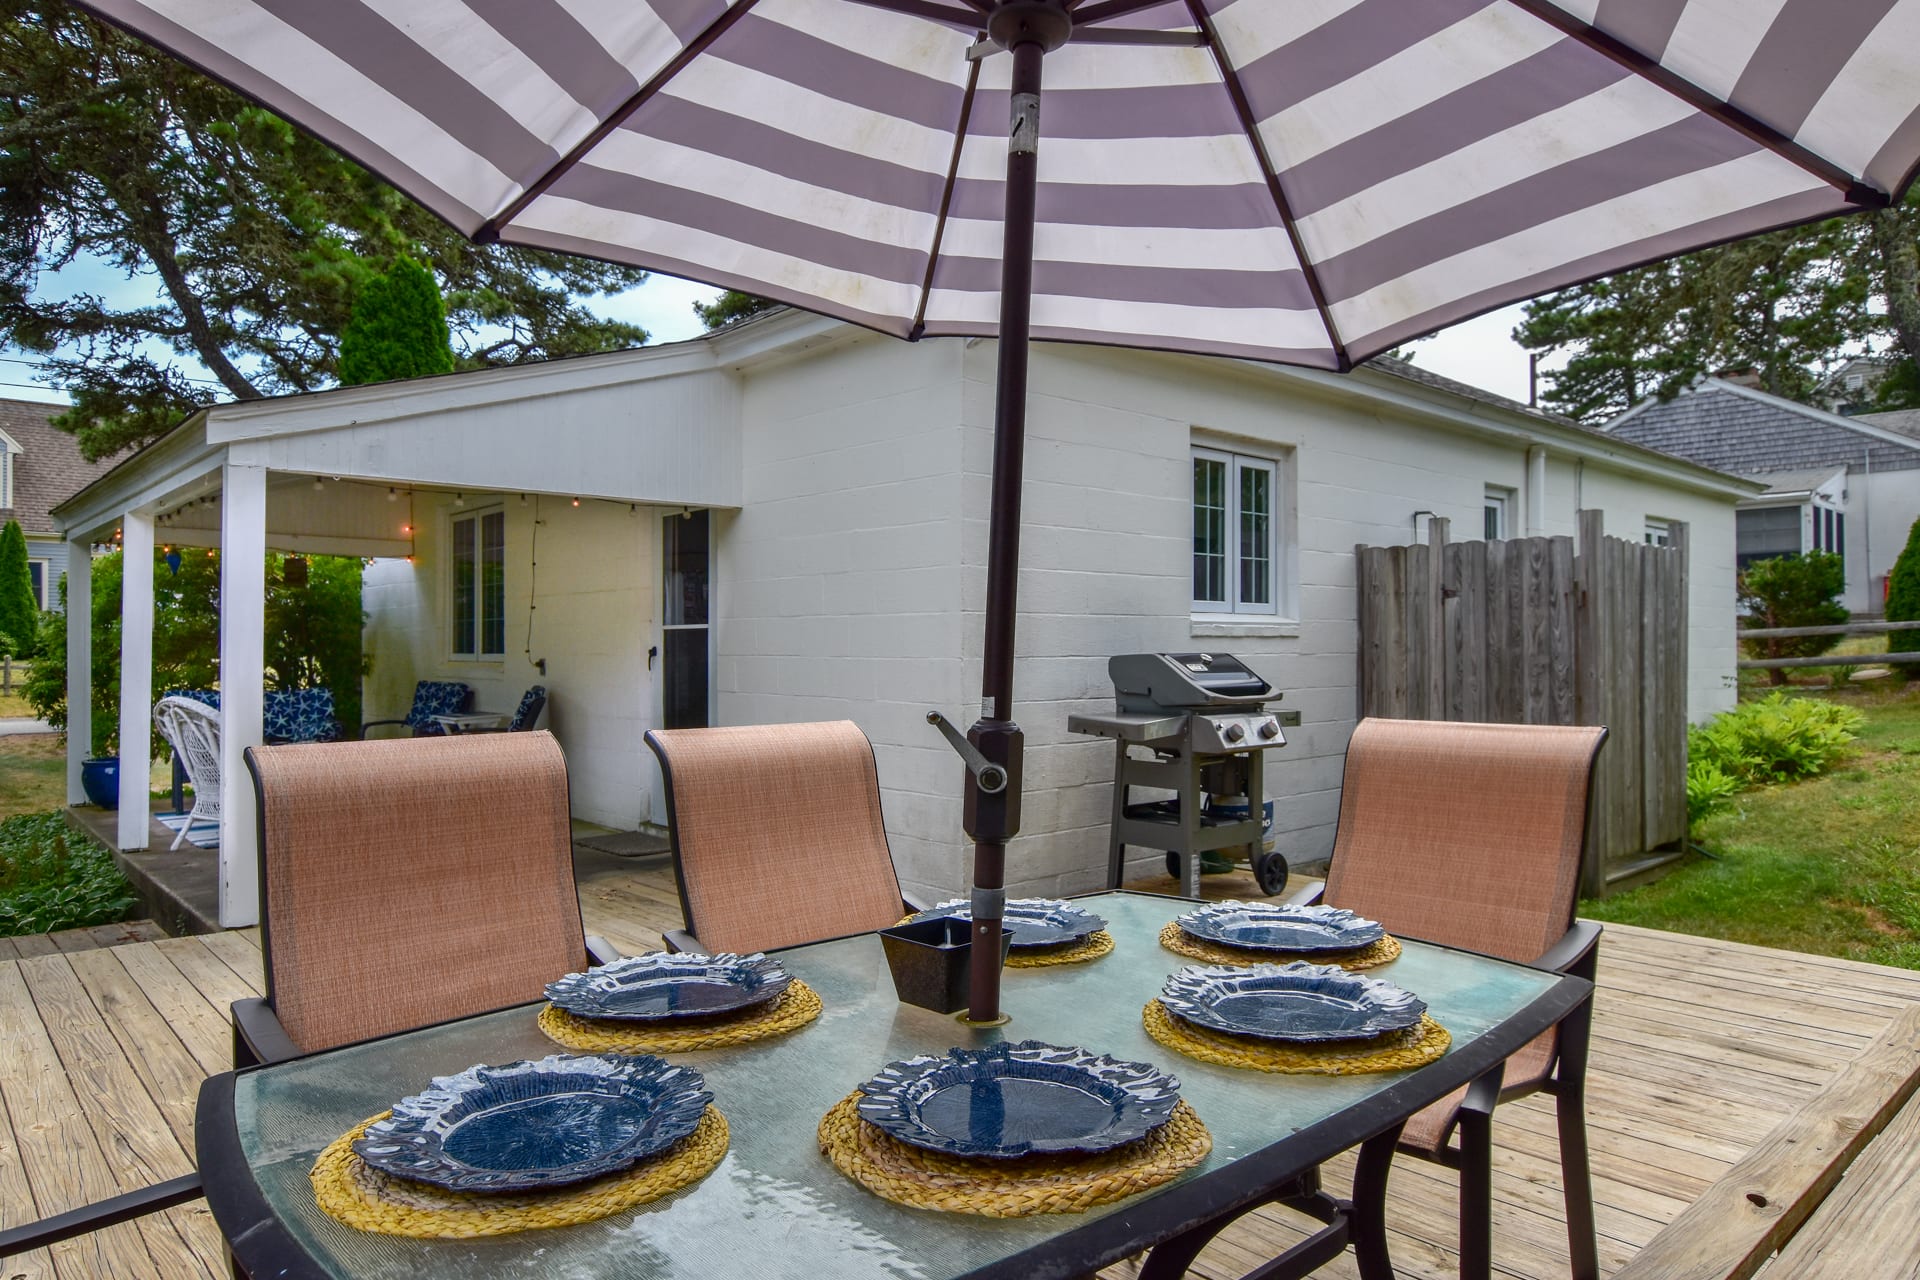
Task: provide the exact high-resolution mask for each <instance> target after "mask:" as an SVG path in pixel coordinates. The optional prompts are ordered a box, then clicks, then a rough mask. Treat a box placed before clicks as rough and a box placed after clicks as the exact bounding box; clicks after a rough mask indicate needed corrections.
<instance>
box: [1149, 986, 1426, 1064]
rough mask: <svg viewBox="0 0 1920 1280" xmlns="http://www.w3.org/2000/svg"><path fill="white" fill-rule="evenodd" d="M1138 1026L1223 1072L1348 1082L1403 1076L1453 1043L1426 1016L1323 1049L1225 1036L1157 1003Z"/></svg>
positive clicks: (1315, 1046)
mask: <svg viewBox="0 0 1920 1280" xmlns="http://www.w3.org/2000/svg"><path fill="white" fill-rule="evenodd" d="M1140 1021H1141V1022H1142V1023H1144V1024H1145V1025H1146V1028H1147V1034H1148V1035H1150V1036H1152V1037H1153V1038H1154V1039H1155V1040H1158V1041H1159V1042H1160V1043H1161V1044H1163V1045H1165V1046H1167V1048H1169V1049H1175V1050H1178V1051H1179V1052H1181V1053H1184V1054H1186V1055H1187V1056H1188V1057H1189V1058H1198V1059H1199V1060H1200V1061H1202V1062H1212V1063H1217V1064H1218V1065H1220V1066H1223V1067H1241V1068H1244V1069H1246V1070H1249V1071H1275V1072H1281V1073H1284V1074H1287V1075H1306V1076H1354V1075H1364V1074H1366V1073H1367V1072H1370V1071H1405V1070H1407V1069H1408V1068H1410V1067H1424V1066H1426V1065H1427V1064H1428V1063H1429V1062H1432V1061H1433V1060H1434V1059H1436V1058H1438V1057H1439V1056H1440V1055H1441V1054H1443V1053H1445V1052H1446V1051H1447V1047H1448V1046H1449V1045H1451V1044H1452V1043H1453V1036H1452V1035H1451V1034H1450V1033H1449V1032H1448V1031H1447V1029H1446V1028H1445V1027H1443V1026H1441V1025H1440V1024H1439V1023H1437V1022H1435V1021H1434V1020H1433V1015H1432V1014H1424V1013H1423V1014H1421V1015H1420V1025H1419V1026H1417V1027H1409V1028H1407V1029H1406V1030H1405V1031H1394V1032H1389V1033H1388V1034H1386V1035H1384V1036H1379V1037H1377V1038H1375V1039H1372V1040H1361V1041H1352V1040H1334V1041H1330V1042H1327V1043H1324V1044H1287V1043H1284V1042H1282V1041H1278V1040H1256V1039H1254V1038H1252V1037H1250V1036H1230V1035H1225V1034H1223V1033H1221V1032H1218V1031H1210V1030H1208V1029H1207V1028H1205V1027H1196V1026H1194V1025H1193V1024H1192V1023H1191V1022H1187V1021H1185V1020H1184V1019H1181V1018H1176V1017H1174V1016H1173V1015H1172V1014H1171V1013H1168V1012H1167V1007H1166V1006H1165V1005H1163V1004H1161V1003H1160V1002H1159V1001H1158V1000H1149V1001H1147V1007H1146V1008H1145V1009H1143V1010H1141V1014H1140Z"/></svg>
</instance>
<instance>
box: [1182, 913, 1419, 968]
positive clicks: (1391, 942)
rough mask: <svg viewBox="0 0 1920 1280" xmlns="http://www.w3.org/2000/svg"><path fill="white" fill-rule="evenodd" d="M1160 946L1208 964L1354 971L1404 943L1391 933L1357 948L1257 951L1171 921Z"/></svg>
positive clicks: (1393, 955)
mask: <svg viewBox="0 0 1920 1280" xmlns="http://www.w3.org/2000/svg"><path fill="white" fill-rule="evenodd" d="M1160 945H1161V946H1163V947H1165V948H1166V949H1167V950H1169V951H1171V952H1173V954H1175V955H1177V956H1186V957H1188V958H1189V959H1192V960H1205V961H1206V962H1207V963H1208V964H1286V963H1287V962H1288V961H1290V960H1307V961H1311V962H1312V963H1314V964H1337V965H1339V966H1340V967H1341V968H1342V969H1346V970H1348V971H1350V972H1357V971H1359V970H1361V969H1377V968H1379V967H1380V966H1381V965H1383V964H1386V963H1387V962H1388V961H1391V960H1397V959H1399V958H1400V942H1399V940H1398V939H1397V938H1395V937H1394V936H1393V935H1392V934H1390V933H1389V934H1383V935H1382V936H1381V938H1380V940H1379V941H1378V942H1374V943H1371V944H1369V945H1367V946H1364V947H1361V948H1360V949H1359V950H1357V951H1312V952H1308V951H1255V950H1254V949H1253V948H1251V947H1229V946H1227V945H1225V944H1224V943H1219V942H1210V941H1208V940H1207V939H1205V938H1196V937H1194V936H1193V935H1192V934H1190V933H1188V932H1187V931H1186V930H1185V929H1182V928H1181V927H1180V924H1179V922H1178V921H1174V920H1169V921H1168V922H1167V927H1166V928H1164V929H1162V930H1161V931H1160Z"/></svg>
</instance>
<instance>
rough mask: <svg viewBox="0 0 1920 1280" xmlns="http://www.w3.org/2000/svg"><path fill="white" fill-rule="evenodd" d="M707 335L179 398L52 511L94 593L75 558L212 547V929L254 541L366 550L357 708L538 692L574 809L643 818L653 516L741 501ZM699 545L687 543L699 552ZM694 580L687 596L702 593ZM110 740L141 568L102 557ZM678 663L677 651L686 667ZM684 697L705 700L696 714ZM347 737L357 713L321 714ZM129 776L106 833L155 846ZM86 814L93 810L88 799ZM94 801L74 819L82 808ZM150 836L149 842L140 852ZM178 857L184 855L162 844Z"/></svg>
mask: <svg viewBox="0 0 1920 1280" xmlns="http://www.w3.org/2000/svg"><path fill="white" fill-rule="evenodd" d="M735 398H736V397H735V393H734V389H733V383H732V380H731V378H730V377H729V376H728V375H727V374H725V373H724V372H722V371H721V370H720V369H718V368H717V367H716V366H715V363H714V359H713V356H712V354H711V352H710V350H709V349H708V348H707V346H706V344H702V343H686V344H679V345H677V346H672V347H662V348H657V349H646V350H640V351H632V352H620V353H615V354H610V355H606V356H595V357H585V358H580V359H576V360H567V361H557V362H551V363H549V364H545V365H539V366H526V367H522V368H513V369H500V370H488V371H482V372H476V373H468V374H454V375H449V376H446V377H442V378H432V379H421V380H414V381H410V382H406V383H398V384H391V385H375V386H367V387H353V388H342V389H338V390H334V391H328V392H320V393H315V394H312V395H305V396H294V397H286V398H282V399H277V400H270V401H255V402H248V403H242V404H230V405H218V406H214V407H212V408H209V409H206V410H203V411H201V412H199V413H197V414H195V415H194V416H193V417H192V418H190V419H189V420H187V421H186V422H185V423H183V424H182V425H181V426H180V427H179V428H177V429H176V430H175V431H174V432H173V433H172V434H171V435H169V436H168V437H166V438H165V439H163V440H161V441H160V442H158V443H156V444H155V445H153V446H151V447H149V448H147V449H145V450H143V451H141V452H140V453H139V454H137V455H135V456H134V457H133V458H131V459H129V460H128V461H126V462H124V463H122V464H121V465H120V466H118V467H116V468H115V469H114V470H113V471H112V472H110V473H108V474H107V475H106V476H104V477H102V478H101V479H100V480H99V481H97V482H96V483H94V484H93V485H91V486H89V487H88V488H87V489H85V490H83V491H82V492H81V493H80V494H78V495H76V496H75V497H74V498H73V499H71V500H69V501H68V502H67V503H65V504H64V505H63V506H61V507H60V508H59V509H58V510H57V511H56V512H55V517H56V519H57V520H58V522H59V524H60V526H61V529H62V532H63V536H64V537H65V538H66V539H67V541H68V543H69V546H70V549H71V550H72V551H73V553H74V554H73V557H72V560H71V567H70V568H69V571H68V573H69V577H68V591H69V595H70V598H72V599H76V600H81V599H87V598H89V597H90V596H91V594H92V583H91V572H90V570H91V563H92V558H91V552H92V551H93V550H94V549H96V548H100V547H113V546H118V547H119V548H120V549H121V550H122V551H123V552H124V555H125V562H126V563H127V564H128V565H130V566H131V565H136V564H148V563H152V562H153V561H154V557H155V555H156V553H157V552H161V551H165V552H170V553H177V554H180V555H182V556H185V555H195V554H203V553H205V554H213V553H218V556H219V584H218V600H219V632H218V672H219V679H218V688H219V694H220V699H219V701H220V706H219V716H220V747H221V750H220V757H221V759H220V783H219V786H220V816H219V839H218V847H217V850H208V851H205V852H203V853H201V854H200V855H199V856H200V857H202V858H205V859H211V860H214V861H215V863H216V865H217V923H218V924H219V925H221V926H223V927H236V926H244V925H249V924H252V923H254V922H255V920H256V919H257V911H258V901H257V899H258V886H257V882H256V861H257V834H256V831H257V828H256V813H255V802H254V796H253V789H252V785H251V782H250V780H249V777H248V773H247V769H246V764H245V759H244V753H245V751H246V749H247V748H248V747H250V746H255V745H258V744H260V743H261V742H262V741H263V739H264V734H263V721H264V715H265V709H266V693H267V689H268V688H269V687H270V685H272V684H273V682H274V681H275V679H276V674H277V673H275V672H272V671H270V670H269V669H268V667H267V662H266V645H265V636H264V628H265V625H266V600H267V574H266V566H267V564H268V556H269V553H270V552H276V551H277V552H283V553H288V554H298V555H326V556H349V557H357V558H360V559H361V560H363V561H364V562H365V570H364V576H363V596H362V603H363V607H364V608H365V609H366V611H367V613H368V622H367V626H366V629H365V632H364V636H363V642H364V644H365V647H366V652H367V654H368V656H369V658H370V660H371V669H370V672H369V674H368V675H367V676H366V678H365V679H364V681H363V682H362V693H363V696H364V700H365V707H366V718H367V719H369V720H372V719H382V718H390V717H398V716H402V715H404V714H405V713H406V712H407V710H408V706H409V703H410V701H411V698H412V692H413V688H414V684H415V682H416V681H419V680H426V679H433V680H456V681H459V682H460V683H463V684H466V685H467V686H468V687H469V688H470V689H471V690H472V691H473V693H472V706H473V707H474V708H475V709H476V710H481V711H485V712H494V713H499V714H500V715H501V716H502V717H503V718H504V717H505V716H506V715H508V714H510V713H511V712H512V711H513V710H514V708H515V706H516V704H517V703H518V702H519V700H520V698H521V696H522V694H523V693H524V692H525V691H526V690H527V689H528V688H529V687H530V686H533V685H544V686H547V687H548V688H549V691H550V693H549V696H550V699H551V700H550V701H549V703H548V717H547V719H546V720H543V721H542V722H541V723H542V724H543V725H545V726H546V727H550V728H552V729H553V730H554V731H555V733H556V735H557V736H559V737H560V738H561V739H562V743H563V746H565V747H566V748H567V749H568V751H569V754H570V757H571V760H572V767H571V771H572V772H573V775H574V779H575V793H574V799H575V804H574V808H575V813H576V816H578V817H581V818H584V819H586V820H588V821H590V822H594V823H598V824H600V825H602V826H605V827H615V828H619V829H629V828H633V827H637V826H639V825H641V824H643V823H645V822H647V821H649V820H650V819H652V818H653V816H654V815H653V813H652V811H651V807H650V804H649V797H650V793H651V789H652V777H651V764H650V762H649V761H648V760H647V759H646V758H645V757H646V753H645V750H644V746H643V743H642V741H641V736H642V734H643V733H644V732H645V730H646V729H647V728H648V727H651V726H652V725H653V724H655V723H658V722H660V714H661V703H662V700H663V698H666V697H680V698H682V699H683V700H684V698H686V697H687V696H689V695H688V693H687V691H686V690H685V689H680V688H678V687H676V688H674V689H672V690H668V689H667V688H666V687H665V686H664V685H663V679H664V676H665V672H664V670H663V665H662V664H660V663H658V662H656V660H655V659H656V657H657V656H658V653H659V650H660V649H661V648H662V647H667V648H668V649H669V651H670V652H680V653H682V654H686V653H688V652H689V650H690V649H693V648H697V650H698V652H697V654H696V655H694V656H695V657H697V659H698V664H699V667H700V674H701V675H702V677H703V679H702V682H701V683H700V684H699V685H698V686H697V692H698V694H699V696H700V697H701V698H702V700H703V703H704V698H705V696H706V694H705V689H706V685H705V683H704V671H705V660H706V654H707V647H706V638H707V633H706V631H705V630H704V624H705V622H706V617H705V616H704V614H703V615H702V616H701V618H700V623H701V624H702V629H701V630H700V631H699V633H698V634H697V635H678V634H676V635H675V636H674V637H673V641H674V643H672V644H665V643H664V642H665V641H666V640H667V637H666V636H664V635H663V634H662V630H663V625H664V626H665V628H666V629H667V630H673V631H678V630H679V628H678V627H677V626H676V625H675V624H677V623H678V622H679V621H680V619H679V618H678V617H675V618H668V617H666V616H665V615H666V614H667V613H669V612H672V610H671V609H670V608H663V604H664V603H665V597H666V596H667V594H668V593H667V592H666V591H664V590H663V578H664V577H665V575H666V573H667V572H669V571H670V570H671V569H672V567H673V561H671V560H670V559H668V558H666V557H667V555H668V554H669V553H670V552H671V551H672V550H673V547H672V546H671V545H669V544H672V543H674V541H675V537H676V530H677V529H681V528H687V529H690V528H691V527H692V526H694V525H695V524H697V525H698V526H699V529H700V531H701V532H702V533H703V534H705V533H707V532H708V531H709V529H710V520H709V517H708V515H707V514H706V513H708V512H709V511H712V510H715V509H718V510H720V511H723V512H724V511H725V510H727V509H730V508H733V507H736V506H737V505H738V503H739V488H740V479H739V474H740V464H739V456H740V450H739V427H738V410H737V405H736V404H735V403H734V401H735ZM698 550H699V551H701V553H702V554H705V550H706V548H705V546H704V545H703V546H702V547H700V548H698ZM704 589H705V588H704V580H703V582H702V584H701V591H702V594H703V597H704ZM121 592H122V595H121V601H120V619H121V625H120V630H119V645H120V653H119V659H120V688H119V694H120V698H119V719H118V723H117V729H118V737H119V743H120V747H119V756H120V758H121V759H122V760H125V761H130V762H132V761H144V760H149V759H151V758H152V757H153V756H154V754H155V750H156V747H158V748H160V749H161V750H164V744H163V743H156V741H155V733H154V726H153V707H154V704H155V702H156V701H157V699H158V698H159V697H160V696H161V695H162V694H163V693H165V692H167V691H166V690H164V689H161V688H157V687H155V682H154V665H153V658H154V585H153V577H152V575H151V574H148V573H142V572H128V573H125V574H123V575H122V588H121ZM67 644H68V652H67V669H68V707H69V723H68V738H67V742H68V762H67V779H68V801H69V803H70V804H73V805H81V804H82V803H83V802H84V801H85V799H86V794H85V791H84V789H83V787H82V783H81V771H82V764H83V762H84V760H85V759H86V757H87V755H88V753H89V746H90V743H91V742H92V738H93V732H92V731H93V728H94V726H93V725H92V723H91V721H92V697H93V687H92V686H93V680H94V655H93V653H92V651H91V650H92V634H91V630H90V629H89V628H86V627H71V628H69V630H68V641H67ZM683 665H684V664H683ZM699 710H701V711H702V712H704V705H702V707H701V708H699ZM341 728H342V730H343V732H344V734H345V736H347V737H353V736H357V734H358V732H359V728H360V726H359V725H358V724H353V725H342V726H341ZM148 789H149V781H148V776H147V771H146V770H145V769H143V768H137V767H129V768H126V769H123V770H120V774H119V808H118V811H117V814H115V815H112V816H111V819H110V821H111V835H112V837H113V838H112V843H113V845H114V846H115V847H116V848H117V849H119V850H121V851H123V852H133V851H140V850H146V849H148V848H150V847H153V845H154V843H155V838H156V830H155V827H154V825H153V818H152V816H151V808H152V806H151V804H150V802H149V790H148ZM99 816H105V815H99ZM99 816H95V817H94V821H93V823H92V824H90V825H94V826H96V827H97V826H98V825H99ZM159 847H160V848H165V844H164V843H162V844H160V845H159ZM182 848H183V852H187V850H186V847H185V846H184V845H183V847H182Z"/></svg>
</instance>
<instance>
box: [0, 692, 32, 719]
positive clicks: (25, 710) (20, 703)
mask: <svg viewBox="0 0 1920 1280" xmlns="http://www.w3.org/2000/svg"><path fill="white" fill-rule="evenodd" d="M32 714H34V711H33V708H32V707H30V706H28V705H27V700H26V699H25V698H23V697H21V696H20V695H19V694H17V693H0V720H11V719H12V718H14V717H15V716H30V715H32Z"/></svg>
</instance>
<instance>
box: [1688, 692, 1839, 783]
mask: <svg viewBox="0 0 1920 1280" xmlns="http://www.w3.org/2000/svg"><path fill="white" fill-rule="evenodd" d="M1863 720H1864V717H1863V716H1862V715H1861V714H1860V712H1858V711H1856V710H1854V709H1853V708H1852V707H1844V706H1841V705H1839V704H1838V703H1834V702H1824V701H1822V700H1820V699H1818V698H1789V697H1787V696H1786V695H1785V694H1783V693H1773V694H1769V695H1767V696H1766V697H1765V698H1762V699H1760V700H1759V701H1757V702H1747V703H1743V704H1741V705H1740V706H1738V707H1736V708H1734V709H1733V710H1732V711H1728V712H1726V713H1724V714H1722V715H1719V716H1716V717H1714V719H1713V720H1712V721H1710V722H1709V723H1707V724H1705V725H1701V726H1699V727H1698V728H1695V729H1694V730H1692V731H1691V732H1690V733H1688V735H1687V759H1688V761H1689V764H1688V775H1689V777H1688V782H1689V789H1691V783H1692V770H1693V766H1694V765H1695V764H1710V765H1712V766H1714V767H1715V768H1716V769H1718V770H1719V771H1720V772H1721V773H1723V774H1725V775H1726V776H1727V777H1730V778H1733V779H1734V780H1736V781H1737V782H1740V783H1741V784H1743V785H1749V786H1750V785H1753V784H1756V783H1764V782H1785V781H1789V780H1791V779H1794V778H1805V777H1811V776H1812V775H1814V774H1816V773H1820V772H1821V771H1823V770H1824V769H1826V768H1827V766H1828V765H1830V764H1832V763H1833V761H1834V759H1835V757H1837V756H1838V755H1839V754H1840V753H1841V751H1842V750H1844V749H1845V748H1846V745H1847V744H1848V743H1849V742H1852V741H1853V739H1854V737H1855V736H1856V735H1857V733H1858V731H1859V728H1860V725H1861V723H1862V722H1863Z"/></svg>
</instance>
